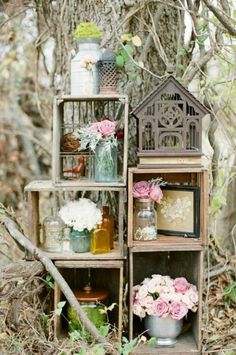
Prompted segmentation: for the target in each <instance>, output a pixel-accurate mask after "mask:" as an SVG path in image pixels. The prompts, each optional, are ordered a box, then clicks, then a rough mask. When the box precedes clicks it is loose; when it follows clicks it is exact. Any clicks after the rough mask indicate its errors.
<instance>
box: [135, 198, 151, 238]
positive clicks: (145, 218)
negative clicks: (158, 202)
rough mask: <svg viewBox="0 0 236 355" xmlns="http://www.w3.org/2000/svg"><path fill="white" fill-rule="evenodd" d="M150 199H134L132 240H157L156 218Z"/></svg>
mask: <svg viewBox="0 0 236 355" xmlns="http://www.w3.org/2000/svg"><path fill="white" fill-rule="evenodd" d="M154 203H155V202H154V201H153V200H152V199H149V198H147V199H136V200H135V209H134V240H155V239H157V216H156V210H155V208H154Z"/></svg>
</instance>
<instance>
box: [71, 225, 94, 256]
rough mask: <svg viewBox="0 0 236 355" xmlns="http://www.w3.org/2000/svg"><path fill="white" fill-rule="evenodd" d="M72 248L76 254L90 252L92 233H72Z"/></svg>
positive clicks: (75, 231) (86, 231)
mask: <svg viewBox="0 0 236 355" xmlns="http://www.w3.org/2000/svg"><path fill="white" fill-rule="evenodd" d="M70 246H71V250H72V251H73V252H74V253H87V252H89V251H90V232H89V231H88V230H87V229H84V230H82V231H78V230H73V231H72V232H71V233H70Z"/></svg>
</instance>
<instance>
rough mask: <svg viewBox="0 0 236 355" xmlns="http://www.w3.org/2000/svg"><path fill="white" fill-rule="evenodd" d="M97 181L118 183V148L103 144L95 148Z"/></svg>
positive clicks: (107, 143)
mask: <svg viewBox="0 0 236 355" xmlns="http://www.w3.org/2000/svg"><path fill="white" fill-rule="evenodd" d="M94 169H95V172H94V175H95V181H96V182H115V181H117V147H116V146H115V145H113V146H111V145H110V143H109V142H101V143H99V144H98V145H97V146H96V148H95V166H94Z"/></svg>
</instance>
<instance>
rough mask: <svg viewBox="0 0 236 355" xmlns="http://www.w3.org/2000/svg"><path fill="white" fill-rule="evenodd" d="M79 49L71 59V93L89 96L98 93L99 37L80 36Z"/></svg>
mask: <svg viewBox="0 0 236 355" xmlns="http://www.w3.org/2000/svg"><path fill="white" fill-rule="evenodd" d="M78 43H79V51H78V53H77V54H76V56H75V57H74V58H73V59H72V60H71V95H73V96H90V95H97V94H98V93H99V73H98V63H97V62H98V60H99V59H100V57H101V51H100V48H99V44H100V39H98V38H80V39H79V40H78Z"/></svg>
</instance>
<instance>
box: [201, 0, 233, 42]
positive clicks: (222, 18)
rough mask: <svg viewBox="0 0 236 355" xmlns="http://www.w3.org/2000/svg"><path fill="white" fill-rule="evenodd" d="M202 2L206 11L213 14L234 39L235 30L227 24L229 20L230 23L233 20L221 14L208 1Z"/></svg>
mask: <svg viewBox="0 0 236 355" xmlns="http://www.w3.org/2000/svg"><path fill="white" fill-rule="evenodd" d="M203 2H204V4H205V5H206V6H207V7H208V9H209V10H210V11H211V12H213V14H214V15H215V17H216V18H217V19H218V20H219V21H220V23H221V24H222V25H223V26H224V27H225V28H226V29H227V31H228V32H229V34H230V35H231V36H234V37H236V29H235V28H234V27H233V26H231V24H230V23H229V19H230V20H231V21H233V19H232V18H230V17H229V16H227V15H226V14H223V13H221V12H220V10H219V9H218V8H217V7H215V6H214V5H213V4H211V3H210V2H209V1H208V0H203Z"/></svg>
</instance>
